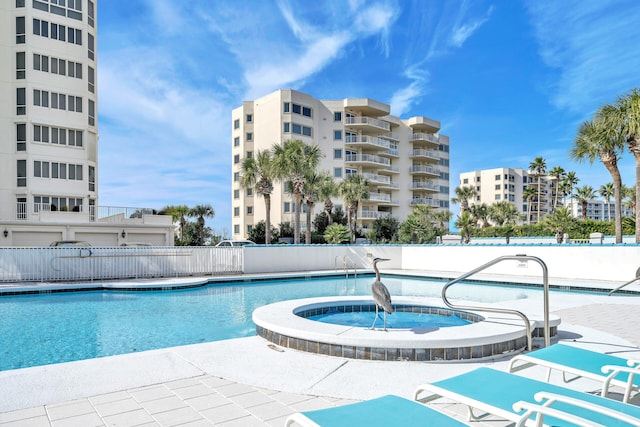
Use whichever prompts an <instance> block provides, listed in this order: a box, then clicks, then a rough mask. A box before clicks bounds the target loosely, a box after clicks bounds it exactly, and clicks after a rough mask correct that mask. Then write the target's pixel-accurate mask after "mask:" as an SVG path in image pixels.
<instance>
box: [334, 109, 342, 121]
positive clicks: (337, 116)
mask: <svg viewBox="0 0 640 427" xmlns="http://www.w3.org/2000/svg"><path fill="white" fill-rule="evenodd" d="M333 121H334V122H341V121H342V111H334V112H333Z"/></svg>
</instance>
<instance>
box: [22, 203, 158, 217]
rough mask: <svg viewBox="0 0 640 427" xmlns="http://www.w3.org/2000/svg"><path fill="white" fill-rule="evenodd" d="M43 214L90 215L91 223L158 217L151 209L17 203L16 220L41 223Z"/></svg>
mask: <svg viewBox="0 0 640 427" xmlns="http://www.w3.org/2000/svg"><path fill="white" fill-rule="evenodd" d="M41 212H64V214H87V213H88V214H89V220H90V221H96V220H100V219H103V218H107V217H112V216H117V215H123V216H124V217H125V218H142V215H157V211H156V210H154V209H151V208H131V207H119V206H95V205H89V206H86V205H75V206H73V207H70V206H60V207H58V206H56V205H54V204H50V203H27V202H17V203H16V212H15V219H16V220H21V221H39V220H40V218H39V217H40V213H41Z"/></svg>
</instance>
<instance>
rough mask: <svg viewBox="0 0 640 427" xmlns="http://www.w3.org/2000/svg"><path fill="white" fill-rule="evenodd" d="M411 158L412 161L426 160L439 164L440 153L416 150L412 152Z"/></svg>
mask: <svg viewBox="0 0 640 427" xmlns="http://www.w3.org/2000/svg"><path fill="white" fill-rule="evenodd" d="M410 157H411V158H412V159H418V160H424V161H427V162H429V163H438V162H439V161H440V156H439V155H438V152H437V151H434V150H424V149H418V148H416V149H414V150H412V151H411V155H410Z"/></svg>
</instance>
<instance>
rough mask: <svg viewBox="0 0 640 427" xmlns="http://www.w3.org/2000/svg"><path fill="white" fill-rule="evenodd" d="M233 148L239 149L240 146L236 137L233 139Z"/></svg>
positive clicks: (238, 138)
mask: <svg viewBox="0 0 640 427" xmlns="http://www.w3.org/2000/svg"><path fill="white" fill-rule="evenodd" d="M233 146H234V147H239V146H240V137H239V136H236V137H235V138H233Z"/></svg>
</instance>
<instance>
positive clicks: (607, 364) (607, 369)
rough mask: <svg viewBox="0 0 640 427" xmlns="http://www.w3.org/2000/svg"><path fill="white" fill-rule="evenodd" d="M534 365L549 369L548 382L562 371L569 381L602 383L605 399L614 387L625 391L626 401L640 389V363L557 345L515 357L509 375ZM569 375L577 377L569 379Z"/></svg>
mask: <svg viewBox="0 0 640 427" xmlns="http://www.w3.org/2000/svg"><path fill="white" fill-rule="evenodd" d="M531 366H543V367H545V368H547V369H548V370H547V381H549V378H550V376H551V371H552V370H553V369H556V370H558V371H561V372H562V378H563V380H564V381H565V382H571V381H573V380H576V379H578V378H582V377H584V378H590V379H592V380H595V381H599V382H601V383H602V396H603V397H606V396H607V394H608V392H609V387H610V386H612V385H615V386H619V387H622V388H624V390H625V391H624V397H623V399H622V400H623V402H628V401H629V398H630V397H631V393H632V392H638V390H640V361H634V360H627V359H623V358H621V357H616V356H612V355H610V354H604V353H598V352H596V351H590V350H585V349H582V348H578V347H573V346H570V345H564V344H555V345H552V346H549V347H545V348H543V349H540V350H536V351H532V352H530V353H526V354H520V355H517V356H515V357H514V358H513V359H511V362H509V372H517V371H520V370H522V369H526V368H529V367H531ZM567 374H570V375H573V377H571V378H568V377H567Z"/></svg>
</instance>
